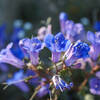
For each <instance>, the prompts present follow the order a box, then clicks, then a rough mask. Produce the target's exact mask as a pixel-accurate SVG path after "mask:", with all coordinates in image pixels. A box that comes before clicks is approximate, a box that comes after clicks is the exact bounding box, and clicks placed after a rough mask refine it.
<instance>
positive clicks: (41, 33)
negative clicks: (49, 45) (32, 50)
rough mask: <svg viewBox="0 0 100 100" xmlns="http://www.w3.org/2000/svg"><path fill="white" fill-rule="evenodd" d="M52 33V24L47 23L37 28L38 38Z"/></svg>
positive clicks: (42, 38)
mask: <svg viewBox="0 0 100 100" xmlns="http://www.w3.org/2000/svg"><path fill="white" fill-rule="evenodd" d="M51 33H52V26H51V25H50V24H49V25H48V26H47V27H45V26H43V27H41V28H40V29H39V30H38V36H37V37H38V39H40V40H44V38H45V35H47V34H51Z"/></svg>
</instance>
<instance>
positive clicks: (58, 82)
mask: <svg viewBox="0 0 100 100" xmlns="http://www.w3.org/2000/svg"><path fill="white" fill-rule="evenodd" d="M52 81H53V83H54V86H55V87H56V89H60V90H61V92H63V91H64V89H65V88H67V89H68V90H69V89H70V88H71V87H73V83H72V82H71V83H70V84H67V83H66V82H65V81H63V80H62V79H61V78H60V76H59V75H55V76H53V78H52Z"/></svg>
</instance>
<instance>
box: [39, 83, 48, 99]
mask: <svg viewBox="0 0 100 100" xmlns="http://www.w3.org/2000/svg"><path fill="white" fill-rule="evenodd" d="M49 87H50V86H49V84H46V85H42V86H41V88H40V89H39V90H38V92H37V96H38V97H39V98H42V97H43V96H45V95H47V94H49V92H50V90H49Z"/></svg>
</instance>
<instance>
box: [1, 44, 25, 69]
mask: <svg viewBox="0 0 100 100" xmlns="http://www.w3.org/2000/svg"><path fill="white" fill-rule="evenodd" d="M12 46H13V43H10V44H8V46H7V47H6V48H5V49H2V50H1V52H0V63H7V64H11V65H13V66H15V67H17V68H23V67H24V65H25V64H24V62H23V61H21V60H20V59H18V58H17V57H15V56H14V55H13V54H12V52H11V48H12Z"/></svg>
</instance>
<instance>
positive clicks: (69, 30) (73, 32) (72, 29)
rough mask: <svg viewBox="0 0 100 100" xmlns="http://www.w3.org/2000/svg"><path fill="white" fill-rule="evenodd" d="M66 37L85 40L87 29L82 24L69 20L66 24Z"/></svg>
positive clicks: (73, 39) (72, 39)
mask: <svg viewBox="0 0 100 100" xmlns="http://www.w3.org/2000/svg"><path fill="white" fill-rule="evenodd" d="M64 35H65V37H66V38H67V39H69V40H71V41H72V42H74V41H77V40H85V30H84V27H83V25H82V24H80V23H76V24H75V23H74V22H73V21H71V20H67V21H66V24H65V34H64Z"/></svg>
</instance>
